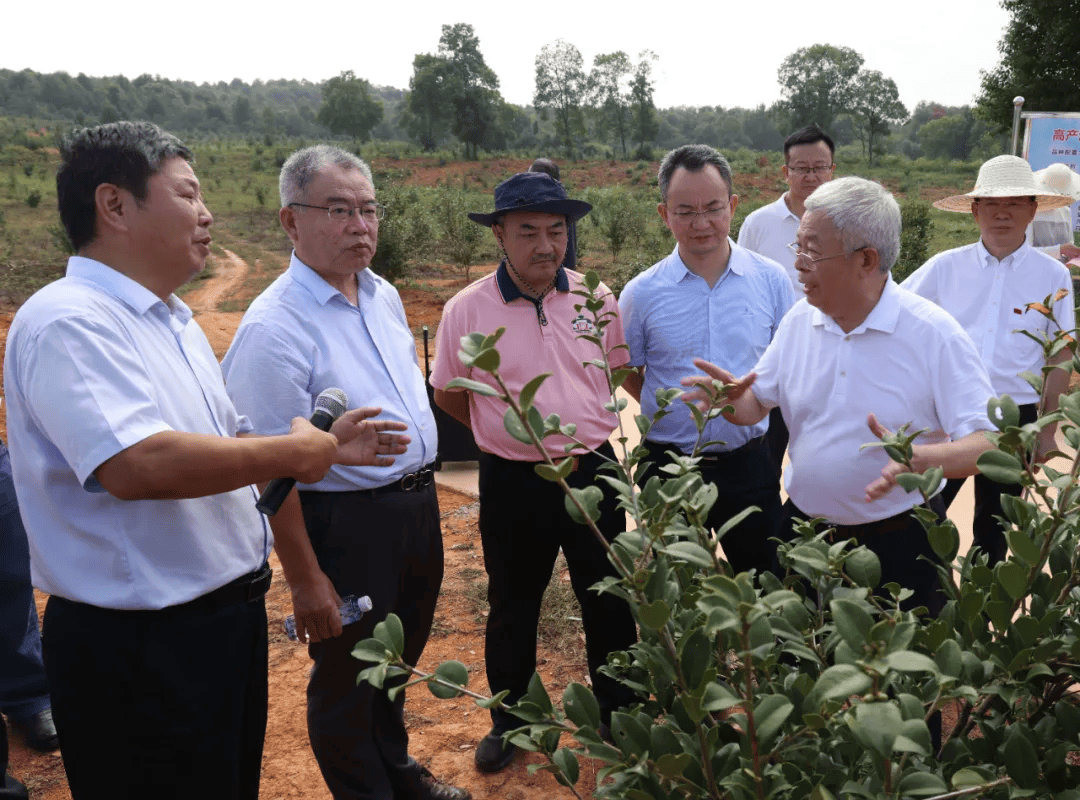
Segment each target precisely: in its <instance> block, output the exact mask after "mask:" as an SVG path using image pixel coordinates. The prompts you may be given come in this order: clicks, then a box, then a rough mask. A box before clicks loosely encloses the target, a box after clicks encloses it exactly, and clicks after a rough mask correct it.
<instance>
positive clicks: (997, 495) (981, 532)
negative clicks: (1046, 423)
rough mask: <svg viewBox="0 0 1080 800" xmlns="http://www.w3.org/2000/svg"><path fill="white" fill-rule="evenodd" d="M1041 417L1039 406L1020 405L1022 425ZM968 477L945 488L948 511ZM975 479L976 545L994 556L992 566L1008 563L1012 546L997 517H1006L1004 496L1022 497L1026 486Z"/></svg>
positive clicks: (944, 494)
mask: <svg viewBox="0 0 1080 800" xmlns="http://www.w3.org/2000/svg"><path fill="white" fill-rule="evenodd" d="M1038 418H1039V407H1038V405H1037V404H1035V403H1027V404H1025V405H1022V406H1020V424H1021V425H1027V424H1029V423H1032V422H1034V421H1035V420H1036V419H1038ZM965 480H967V478H952V479H950V480H948V481H946V482H945V488H944V489H943V490H942V492H941V498H942V500H944V501H945V508H946V509H948V508H949V507H950V506H952V502H953V500H955V499H956V495H957V494H958V493H959V492H960V487H962V486H963V485H964V481H965ZM971 480H973V481H975V486H974V488H975V513H974V515H973V517H972V521H971V533H972V539H973V541H974V544H976V545H978V546H979V547H980V548H982V550H983V552H984V553H987V554H988V555H989V556H990V561H989V563H990V566H991V567H992V566H994V564H997V563H998V562H999V561H1004V560H1005V556H1006V554H1007V553H1008V549H1009V547H1008V544H1007V543H1006V541H1005V532H1004V530H1003V529H1002V527H1001V523H1000V522H999V521H998V520H997V519H996V517H1003V516H1005V512H1003V511H1002V510H1001V496H1002V495H1005V494H1008V495H1012V496H1013V497H1019V496H1020V495H1021V494H1022V493H1023V491H1024V487H1023V486H1021V485H1020V484H1019V483H997V482H996V481H992V480H990V479H989V478H987V477H986V476H985V475H974V476H972V478H971Z"/></svg>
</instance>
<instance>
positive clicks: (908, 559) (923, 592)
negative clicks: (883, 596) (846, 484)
mask: <svg viewBox="0 0 1080 800" xmlns="http://www.w3.org/2000/svg"><path fill="white" fill-rule="evenodd" d="M930 507H931V508H932V509H933V510H934V511H935V512H937V514H938V517H939V518H944V508H943V506H942V505H941V502H940V500H939V499H938V498H937V497H935V498H933V499H932V500H931V501H930ZM796 517H798V518H801V519H805V520H808V519H810V518H811V517H810V515H809V514H806V513H805V512H803V511H800V510H799V509H798V508H797V507H796V506H795V504H794V503H792V502H791V501H790V500H788V501H787V502H786V503H784V519H783V522H782V523H781V531H782V533H781V536H782V538H784V539H786V540H788V541H792V540H794V539H797V538H798V534H796V533H795V530H794V522H793V521H794V519H795V518H796ZM830 527H834V528H835V529H836V531H835V533H833V534H832V541H834V542H839V541H842V540H843V539H849V538H850V539H855V540H856V541H857V542H858V543H859V544H861V545H865V546H866V547H867V548H868V549H869V550H871V551H872V552H873V553H875V554H876V555H877V557H878V560H879V561H880V562H881V581H880V582H879V583H878V587H879V588H878V593H879V594H880V593H881V589H880V587H881V586H884V585H885V584H886V583H890V582H895V583H898V584H900V585H901V586H902V587H904V588H905V589H911V591H912V592H913V594H912V596H911V597H909V598H908V599H907V600H906V601H905V602H903V603H901V604H900V605H901V607H902V608H904V609H905V610H908V609H912V608H915V607H917V606H926V607H927V608H928V609H929V611H930V615H931V616H933V617H936V616H937V615H938V613H940V611H941V609H942V608H943V607H944V605H945V598H944V596H943V595H942V594H941V591H940V589H941V584H940V582H939V580H938V574H937V570H936V569H935V568H934V564H935V563H938V562H939V561H940V559H939V558H938V557H937V554H936V553H934V549H933V548H932V547H931V546H930V540H929V539H928V538H927V536H926V530H925V529H924V528H923V526H922V524H921V523H920V522H919V521H918V520H917V519H916V518H915V517H914V515H913V514H912V513H911V512H910V511H905V512H903V513H901V514H897V515H896V516H892V517H887V518H885V519H882V520H878V521H876V522H869V523H866V524H864V525H831V524H830ZM822 529H823V527H822V528H819V530H822ZM920 556H923V557H924V558H919V557H920ZM924 559H929V561H926V560H924ZM778 574H782V573H780V572H778Z"/></svg>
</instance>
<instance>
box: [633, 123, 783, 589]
mask: <svg viewBox="0 0 1080 800" xmlns="http://www.w3.org/2000/svg"><path fill="white" fill-rule="evenodd" d="M659 184H660V194H661V197H662V202H661V203H660V204H659V206H658V211H659V213H660V216H661V218H663V220H664V222H665V224H666V225H667V226H668V228H670V229H671V232H672V234H674V236H675V240H676V242H677V245H676V247H675V250H674V251H673V252H672V253H671V255H670V256H668V257H667V258H665V259H663V260H662V261H660V262H658V263H657V264H654V265H653V266H652V267H650V268H649V269H648V270H646V271H645V272H643V273H642V274H640V275H638V276H637V277H635V278H634V279H633V280H631V281H630V283H628V284H627V285H626V288H625V289H624V290H623V293H622V296H621V297H620V299H619V310H620V312H621V314H622V318H623V326H624V328H625V330H626V341H627V344H628V345H629V347H630V364H631V365H632V366H636V367H639V368H640V370H641V371H640V373H639V374H638V375H635V376H632V377H631V378H630V379H629V380H628V381H627V383H626V387H627V390H628V391H629V392H630V394H631V395H633V396H634V397H635V398H636V399H639V400H640V402H641V410H642V413H644V414H645V415H646V416H649V417H651V416H652V415H653V414H654V413H655V412H656V410H657V403H656V391H657V389H666V388H671V387H677V386H679V385H680V384H679V382H680V380H681V379H682V378H683V377H684V376H685V375H686V374H688V373H687V370H688V369H689V370H690V371H691V372H692V371H693V360H694V358H695V357H697V356H698V355H699V354H700V353H701V352H702V351H708V352H709V353H712V354H714V357H715V358H716V359H718V360H719V361H720V362H721V363H724V364H731V365H733V369H732V370H730V371H731V372H733V373H734V374H743V372H744V371H747V370H749V369H750V368H751V367H752V366H753V365H754V364H755V363H756V362H757V360H758V358H760V356H761V354H762V353H764V352H765V348H766V347H768V345H769V342H770V341H772V337H773V334H774V333H775V332H776V328H777V326H778V325H779V324H780V320H781V318H783V316H784V314H785V313H786V312H787V310H788V308H790V307H791V306H792V304H793V303H794V302H795V297H794V293H793V292H792V289H791V283H790V281H789V280H788V278H787V275H786V274H785V273H784V270H783V268H782V267H781V266H780V265H779V264H776V263H775V262H773V261H770V260H769V259H767V258H764V257H763V256H759V255H756V254H754V253H751V252H750V251H748V250H745V249H743V248H742V247H739V246H738V245H737V244H735V243H734V242H733V241H732V240H731V239H730V238H729V237H728V230H729V228H730V225H731V216H732V214H733V213H734V211H735V207H736V205H737V204H738V196H737V195H735V194H733V193H732V183H731V167H730V166H729V165H728V162H727V159H725V158H724V157H723V156H722V155H721V154H720V153H719V152H717V151H716V150H714V149H713V148H711V147H707V146H705V145H686V146H684V147H680V148H678V149H676V150H672V151H671V152H670V153H668V154H667V156H665V157H664V160H663V162H662V163H661V165H660V178H659ZM735 365H738V366H735ZM740 370H742V372H741V371H740ZM767 429H768V422H767V421H766V420H762V421H761V422H759V423H758V424H756V425H753V426H746V427H741V426H737V425H732V424H731V423H729V422H727V421H726V420H724V419H723V418H722V417H719V416H718V417H716V418H715V419H712V420H710V421H709V422H708V423H707V425H706V428H705V434H704V437H703V438H702V439H701V443H702V444H703V443H705V442H719V444H712V445H710V446H709V447H708V448H707V449H706V451H705V452H704V453H703V454H702V461H701V463H700V468H701V472H702V477H703V478H704V479H705V481H706V482H710V483H714V484H715V485H716V488H717V491H718V493H719V497H718V499H717V501H716V503H715V504H714V505H713V507H712V510H711V512H710V514H709V517H708V520H707V525H708V526H709V527H710V528H713V529H715V528H719V527H720V526H721V525H723V524H724V523H725V522H726V521H727V520H728V519H730V518H732V517H734V516H735V515H736V514H738V513H740V512H742V511H744V510H745V509H747V508H749V507H751V506H757V507H759V508H760V509H761V511H759V512H757V513H754V514H751V515H750V516H749V517H747V518H746V519H745V520H744V521H742V522H741V523H739V524H738V525H737V526H735V527H734V528H733V529H732V530H730V531H729V532H728V533H727V534H726V535H725V537H724V539H723V540H722V545H723V548H724V555H725V556H726V558H727V560H728V562H729V563H730V564H731V566H732V568H733V569H734V570H735V572H743V571H746V570H749V569H756V570H757V571H758V572H759V573H760V572H761V571H763V570H765V569H768V568H769V567H770V565H771V563H772V553H771V545H770V544H769V542H768V539H769V538H770V537H772V536H774V535H775V534H776V526H777V524H778V522H779V518H780V480H779V474H778V473H777V471H776V468H775V467H774V465H773V463H772V461H771V459H770V454H769V448H768V445H767V444H766V441H765V438H764V435H765V432H766V430H767ZM698 443H699V442H698V433H697V429H696V427H695V426H694V420H693V417H692V416H691V414H690V411H689V409H688V408H684V407H681V406H680V405H676V406H674V407H673V408H672V409H671V413H669V414H668V415H667V416H665V417H664V418H663V419H661V420H659V421H658V422H657V423H656V424H655V425H653V427H652V429H651V430H650V431H649V433H648V435H647V437H646V439H645V441H644V442H643V444H644V446H645V447H646V449H647V450H648V451H649V456H648V460H649V461H651V462H654V463H655V464H658V465H663V464H666V463H668V456H667V455H666V453H667V452H668V451H673V452H677V453H681V454H684V455H690V454H691V453H692V452H693V451H694V448H695V446H696V445H697V444H698ZM650 474H651V471H650Z"/></svg>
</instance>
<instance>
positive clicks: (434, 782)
mask: <svg viewBox="0 0 1080 800" xmlns="http://www.w3.org/2000/svg"><path fill="white" fill-rule="evenodd" d="M420 792H421V795H420V796H421V797H423V798H424V800H472V795H471V794H469V792H468V790H467V789H460V788H458V787H457V786H451V785H450V784H448V783H443V782H442V781H440V780H439V779H438V778H436V777H435V776H434V775H432V774H431V771H430V770H429V769H428V768H427V767H424V766H421V767H420Z"/></svg>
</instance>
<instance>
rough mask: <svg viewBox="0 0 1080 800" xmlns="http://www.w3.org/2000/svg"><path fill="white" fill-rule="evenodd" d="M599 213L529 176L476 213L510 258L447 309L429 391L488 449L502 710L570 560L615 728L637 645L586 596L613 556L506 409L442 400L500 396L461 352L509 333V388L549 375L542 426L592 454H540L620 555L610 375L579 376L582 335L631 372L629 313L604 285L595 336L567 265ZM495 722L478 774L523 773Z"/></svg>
mask: <svg viewBox="0 0 1080 800" xmlns="http://www.w3.org/2000/svg"><path fill="white" fill-rule="evenodd" d="M591 208H592V207H591V206H590V205H589V204H588V203H585V202H582V201H580V200H571V199H568V198H567V196H566V192H565V190H564V189H563V187H562V185H561V184H560V183H559V182H558V181H556V180H555V179H553V178H552V177H551V176H549V175H546V174H544V173H539V172H528V173H519V174H517V175H514V176H513V177H511V178H509V179H507V180H506V181H504V182H502V183H501V184H499V185H498V186H497V187H496V188H495V210H494V212H492V213H490V214H482V213H470V214H469V219H471V220H472V221H473V222H476V223H478V224H480V225H484V226H485V227H490V228H491V231H492V233H493V234H494V235H495V239H496V241H497V242H498V243H499V246H500V247H501V248H502V250H503V252H504V254H505V257H504V258H503V260H502V262H501V263H500V264H499V267H498V269H497V270H496V271H495V272H494V273H493V274H491V275H488V276H486V277H483V278H481V279H480V280H478V281H475V282H474V283H472V284H470V285H469V286H467V287H466V288H465V289H463V290H462V291H461V292H459V293H458V294H457V295H456V296H454V297H453V298H452V299H451V300H450V301H449V302H448V303H447V304H446V308H445V309H444V310H443V317H442V322H441V323H440V324H439V331H438V337H437V340H436V348H437V355H436V359H435V369H434V371H433V372H432V375H431V384H432V386H434V387H435V402H436V403H438V405H439V406H441V407H442V408H443V409H445V410H446V411H447V412H448V413H449V414H451V415H452V416H454V417H455V418H457V419H459V420H460V421H461V422H462V423H464V424H465V425H467V426H469V427H470V428H472V431H473V434H474V436H475V437H476V444H477V445H478V446H479V448H480V450H481V454H480V520H479V521H480V537H481V540H482V543H483V547H484V566H485V568H486V570H487V574H488V603H489V605H490V613H489V616H488V622H487V633H486V637H485V646H484V656H485V661H486V666H487V678H488V685H489V686H490V688H491V691H492V693H493V694H494V693H497V692H501V691H507V692H508V695H507V697H506V702H507V703H508V704H512V703H514V702H515V701H517V700H518V699H519V698H520V697H522V696H523V695H524V694H525V692H526V690H527V688H528V684H529V680H530V679H531V677H532V674H533V673H534V672H535V670H536V633H537V624H538V620H539V615H540V602H541V599H542V598H543V594H544V589H545V588H546V587H547V584H548V582H549V580H550V578H551V571H552V567H553V565H554V563H555V558H556V556H557V555H558V552H559V548H560V547H561V548H562V551H563V553H564V555H565V556H566V562H567V565H568V567H569V570H570V581H571V584H572V586H573V589H574V593H575V594H576V595H577V598H578V602H579V603H580V604H581V617H582V624H583V626H584V628H585V648H586V652H587V656H588V662H589V674H590V675H591V677H592V682H593V691H594V692H595V694H596V699H597V701H598V703H599V705H600V713H601V718H602V721H603V722H604V723H605V724H607V723H608V722H609V721H610V717H611V712H612V711H613V710H615V709H617V708H620V707H622V706H625V705H628V704H629V703H631V702H633V700H634V695H633V693H632V692H631V691H630V690H628V689H626V688H625V687H623V686H622V685H621V684H619V683H618V682H617V681H615V680H613V679H612V678H609V677H607V676H605V675H601V674H600V672H599V671H598V668H599V667H601V666H602V665H603V664H605V663H606V661H607V656H608V653H610V652H612V651H617V650H625V649H627V648H628V647H630V645H631V644H633V642H634V641H635V639H636V635H637V634H636V630H635V627H634V620H633V616H632V615H631V613H630V609H629V607H628V606H627V604H626V603H625V602H624V601H623V600H622V599H620V598H618V597H616V596H615V595H613V594H607V593H605V594H598V593H597V592H594V591H591V590H590V587H592V586H593V585H594V584H596V583H597V582H598V581H600V580H601V579H603V578H605V577H608V576H612V575H615V574H616V573H615V569H614V567H613V566H612V565H611V563H610V562H609V561H608V559H607V553H606V550H605V548H604V547H603V545H602V544H601V543H600V542H599V541H598V539H597V538H596V537H595V536H594V535H593V534H592V532H590V531H589V529H588V528H586V527H584V526H583V525H580V524H578V523H576V522H574V521H573V520H572V519H571V518H570V516H569V515H568V514H567V512H566V510H565V505H564V498H563V496H562V490H561V489H560V488H559V486H558V485H557V484H554V483H550V482H548V481H546V480H543V479H542V478H540V477H539V476H538V475H537V474H536V472H535V469H534V467H535V465H536V462H537V461H539V460H540V458H539V455H538V453H537V452H536V449H535V448H534V447H533V446H532V445H529V444H524V443H522V442H520V441H518V440H517V439H515V438H514V437H513V436H511V435H510V434H509V433H508V432H507V431H506V428H505V426H504V425H503V415H504V413H505V412H506V407H505V406H504V405H503V404H502V402H500V401H499V400H498V399H497V398H494V397H485V396H482V395H479V394H477V393H474V392H468V393H465V392H462V391H453V390H447V388H446V387H447V384H448V383H450V381H451V380H452V379H454V378H470V379H472V380H478V381H483V382H485V383H489V384H492V383H493V381H491V379H490V377H489V376H488V375H487V374H486V373H483V372H481V371H480V370H474V369H472V368H470V367H466V366H465V365H463V364H462V363H461V361H460V360H459V359H458V356H457V352H458V349H459V348H460V342H461V338H462V337H463V336H466V335H467V334H469V333H472V332H476V331H479V332H482V333H484V334H490V333H493V332H494V331H495V330H496V329H497V328H500V327H502V328H505V329H506V331H505V333H504V334H503V336H502V338H501V339H500V340H499V345H498V349H499V354H500V357H501V363H500V367H499V371H500V374H501V376H502V378H503V380H504V381H505V382H506V383H507V385H508V388H509V390H510V392H511V393H512V394H514V395H517V394H518V393H519V392H520V391H521V389H522V387H523V386H524V385H525V384H526V383H527V382H529V381H530V380H532V379H533V378H534V377H536V376H537V375H540V374H541V373H545V372H546V373H550V377H548V379H547V380H546V381H544V383H543V384H542V385H541V386H540V388H539V390H537V392H536V395H535V398H534V404H535V406H536V408H537V409H538V410H539V411H540V414H541V416H544V417H546V416H548V415H549V414H558V415H559V418H560V419H561V420H562V422H563V423H564V424H565V423H570V422H572V423H575V424H576V425H577V432H576V435H575V438H576V440H577V441H579V442H580V443H581V444H582V445H583V446H578V447H574V448H573V449H572V451H571V453H570V454H569V455H568V454H567V453H566V451H565V450H564V447H563V446H564V445H566V444H569V443H570V442H571V440H570V439H569V438H568V437H565V436H561V435H560V436H552V437H549V438H547V439H545V440H544V446H545V447H546V448H547V450H548V452H549V453H550V454H551V456H552V458H553V459H555V460H556V461H560V462H561V461H562V460H563V459H564V458H570V459H571V460H572V467H571V472H570V474H569V476H568V477H567V482H568V483H569V484H570V485H571V486H573V487H577V488H582V487H585V486H591V485H598V486H599V488H601V489H602V490H603V491H604V499H603V501H602V502H601V503H600V517H599V519H598V520H597V527H598V528H599V529H600V531H601V532H602V533H603V535H604V538H605V539H606V540H607V541H609V542H610V541H611V540H612V539H614V538H615V537H616V536H617V535H618V534H619V533H621V532H622V531H623V529H624V515H623V512H622V511H621V510H620V509H619V508H618V506H617V501H616V497H615V496H614V493H613V492H612V490H611V489H610V487H608V486H606V484H604V483H603V482H602V481H601V482H600V483H597V470H598V469H599V467H600V466H601V465H602V464H603V463H604V460H605V457H606V458H612V457H613V456H614V453H613V451H612V448H611V445H610V444H609V443H608V437H609V436H610V435H611V432H612V431H613V430H614V428H615V426H616V424H617V419H616V416H615V414H614V413H613V412H610V411H606V410H604V408H603V406H604V404H605V403H607V402H610V399H611V395H610V393H609V391H608V382H607V378H606V376H605V374H604V371H603V370H601V369H599V368H597V367H596V366H593V365H583V362H588V361H591V360H593V359H596V358H597V357H598V356H599V355H600V354H599V352H598V350H597V347H596V344H595V343H593V342H590V341H588V340H587V339H585V338H583V337H585V336H598V337H599V338H600V339H601V341H602V342H603V346H604V350H605V352H607V353H608V354H609V355H608V358H609V361H610V364H611V366H612V368H617V367H621V366H623V365H624V364H625V363H626V360H627V353H626V349H625V347H624V346H622V345H624V338H623V330H622V323H621V322H620V320H619V316H618V311H619V309H618V305H617V304H616V302H615V298H614V296H612V294H611V292H610V290H608V289H607V287H605V286H603V285H601V286H600V287H599V290H598V293H599V296H600V297H602V298H603V303H604V307H603V309H602V311H601V312H600V314H601V318H603V319H607V320H608V324H607V325H606V326H604V327H603V329H602V330H597V325H596V324H595V323H594V320H593V317H592V316H591V315H590V314H588V312H585V311H584V310H582V311H578V310H577V309H576V308H575V305H580V304H581V303H582V302H583V300H582V298H581V297H580V296H578V295H576V294H574V292H577V291H582V290H583V287H584V279H583V277H582V276H581V275H580V274H578V273H577V272H573V271H571V270H567V269H566V268H564V267H562V266H561V264H562V262H563V257H564V255H565V251H566V230H567V226H568V225H569V224H570V223H572V222H576V221H578V220H580V219H581V218H582V217H584V216H585V215H586V214H587V213H588V212H589V210H590V209H591ZM491 719H492V728H491V731H490V733H488V735H487V736H485V737H484V739H483V740H482V741H481V742H480V744H479V745H478V746H477V748H476V765H477V767H478V768H479V769H480V770H481V771H483V772H497V771H499V770H501V769H503V768H504V767H506V766H507V765H508V764H509V763H510V762H511V760H513V757H514V751H515V749H516V748H515V747H514V745H512V744H510V743H509V742H505V741H504V739H503V734H505V733H506V732H507V731H509V730H512V729H514V728H517V727H519V726H520V725H521V724H522V722H521V721H520V720H519V719H518V718H517V717H515V716H513V715H512V714H509V713H508V712H506V711H503V710H500V709H493V710H492V712H491Z"/></svg>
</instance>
